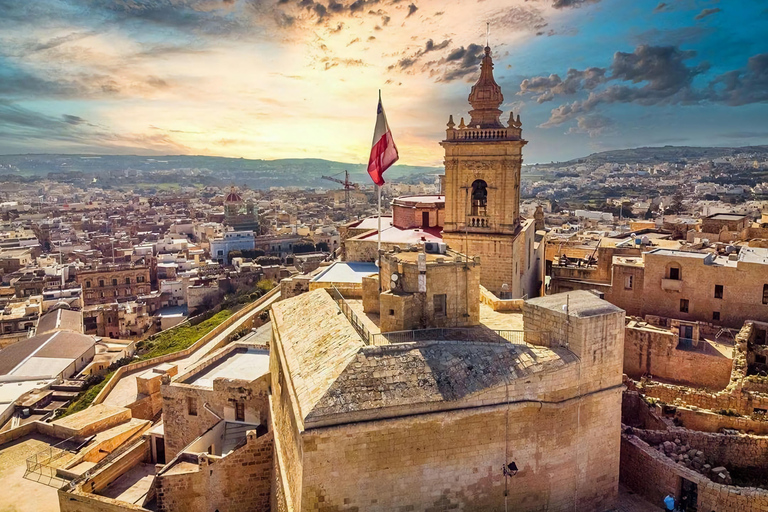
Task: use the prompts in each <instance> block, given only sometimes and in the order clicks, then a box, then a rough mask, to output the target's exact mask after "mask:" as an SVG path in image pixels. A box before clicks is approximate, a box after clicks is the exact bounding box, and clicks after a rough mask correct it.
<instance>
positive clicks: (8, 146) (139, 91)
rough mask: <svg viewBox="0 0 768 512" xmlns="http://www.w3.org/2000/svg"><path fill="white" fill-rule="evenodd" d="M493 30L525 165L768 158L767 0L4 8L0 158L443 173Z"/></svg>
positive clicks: (3, 1) (204, 0)
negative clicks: (330, 163) (339, 164)
mask: <svg viewBox="0 0 768 512" xmlns="http://www.w3.org/2000/svg"><path fill="white" fill-rule="evenodd" d="M486 22H490V23H491V35H490V41H491V47H492V49H493V55H494V60H495V75H496V80H497V82H498V83H499V84H500V85H501V86H502V91H503V93H504V106H503V108H504V110H505V114H504V115H503V117H502V119H504V120H506V119H507V117H508V111H509V110H514V111H515V113H518V112H519V113H520V114H521V119H522V121H523V135H524V137H525V138H526V139H528V140H529V141H530V143H529V144H528V146H526V148H525V152H524V157H525V160H526V162H528V163H532V162H549V161H552V160H564V159H569V158H574V157H578V156H584V155H586V154H589V153H591V152H595V151H601V150H606V149H618V148H626V147H637V146H649V145H665V144H672V145H699V146H704V145H713V146H737V145H751V144H766V143H768V121H766V120H767V119H768V37H766V34H768V1H766V0H739V1H729V2H726V1H725V0H722V1H720V2H718V1H711V0H706V1H705V0H666V1H663V2H659V1H645V0H591V1H590V0H481V1H474V0H473V1H463V0H412V1H411V0H355V1H354V2H351V1H349V0H318V1H315V0H223V1H222V0H91V1H87V0H81V1H76V0H33V1H32V0H30V1H20V0H0V154H12V153H100V154H110V153H121V154H147V155H157V154H201V155H214V156H233V157H245V158H265V159H273V158H325V159H330V160H339V161H344V162H353V163H360V162H366V161H367V159H368V153H369V151H370V145H371V137H372V134H373V127H374V122H375V114H376V101H377V94H378V90H379V89H381V91H382V97H383V100H384V107H385V109H386V112H387V116H388V118H389V124H390V127H391V128H392V132H393V135H394V138H395V142H396V143H397V145H398V148H399V149H400V155H401V159H400V163H403V164H412V165H439V164H440V163H441V162H442V149H441V148H440V146H439V145H438V141H439V140H441V139H442V138H443V136H444V135H445V132H444V130H445V123H446V122H447V120H448V115H449V114H453V115H454V117H455V118H456V122H457V123H458V121H459V117H461V116H466V112H467V110H469V108H468V104H467V95H468V93H469V88H470V86H471V84H472V83H473V81H474V80H475V79H476V77H477V75H478V73H479V71H478V65H479V55H480V54H481V53H482V46H484V44H485V37H486V36H485V31H486ZM467 119H468V118H467Z"/></svg>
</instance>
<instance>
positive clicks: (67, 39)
mask: <svg viewBox="0 0 768 512" xmlns="http://www.w3.org/2000/svg"><path fill="white" fill-rule="evenodd" d="M97 33H98V32H96V31H94V30H89V31H86V32H72V33H70V34H67V35H65V36H59V37H54V38H52V39H49V40H47V41H44V42H38V43H34V44H32V45H30V46H29V47H28V48H27V49H28V51H29V52H30V53H34V52H41V51H45V50H50V49H52V48H56V47H58V46H61V45H63V44H67V43H71V42H73V41H79V40H81V39H85V38H86V37H91V36H93V35H96V34H97Z"/></svg>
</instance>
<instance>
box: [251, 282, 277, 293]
mask: <svg viewBox="0 0 768 512" xmlns="http://www.w3.org/2000/svg"><path fill="white" fill-rule="evenodd" d="M274 287H275V282H274V281H272V280H271V279H262V280H261V281H259V282H258V283H256V288H258V289H259V290H261V291H262V292H264V293H267V292H268V291H269V290H271V289H272V288H274Z"/></svg>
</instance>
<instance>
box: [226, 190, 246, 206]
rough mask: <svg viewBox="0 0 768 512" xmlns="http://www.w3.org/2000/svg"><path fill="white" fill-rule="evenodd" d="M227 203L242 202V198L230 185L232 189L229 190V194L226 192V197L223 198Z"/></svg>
mask: <svg viewBox="0 0 768 512" xmlns="http://www.w3.org/2000/svg"><path fill="white" fill-rule="evenodd" d="M225 201H226V202H227V203H242V202H243V198H242V197H240V194H238V193H237V192H235V187H232V190H230V191H229V194H227V198H226V199H225Z"/></svg>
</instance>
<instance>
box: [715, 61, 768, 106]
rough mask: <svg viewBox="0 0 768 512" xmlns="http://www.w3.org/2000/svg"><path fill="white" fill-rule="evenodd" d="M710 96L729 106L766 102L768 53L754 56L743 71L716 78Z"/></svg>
mask: <svg viewBox="0 0 768 512" xmlns="http://www.w3.org/2000/svg"><path fill="white" fill-rule="evenodd" d="M711 88H712V92H711V95H712V96H713V97H714V98H715V99H716V100H719V101H723V102H725V103H726V104H728V105H731V106H739V105H747V104H749V103H759V102H763V101H768V53H761V54H758V55H754V56H752V57H750V58H749V60H748V61H747V66H746V67H745V68H743V69H737V70H734V71H729V72H728V73H724V74H722V75H720V76H718V77H716V78H715V79H714V80H713V81H712V84H711Z"/></svg>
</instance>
